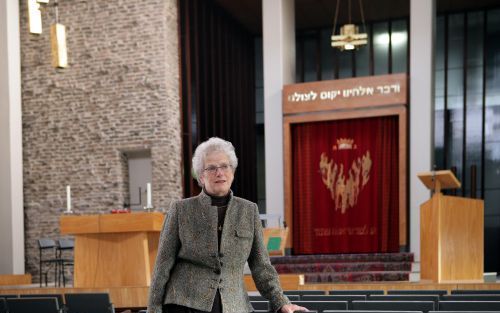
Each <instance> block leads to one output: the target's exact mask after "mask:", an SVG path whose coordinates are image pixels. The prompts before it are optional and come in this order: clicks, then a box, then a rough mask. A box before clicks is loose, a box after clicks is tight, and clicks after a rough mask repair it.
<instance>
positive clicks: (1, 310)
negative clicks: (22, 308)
mask: <svg viewBox="0 0 500 313" xmlns="http://www.w3.org/2000/svg"><path fill="white" fill-rule="evenodd" d="M7 312H8V311H7V302H6V301H5V298H0V313H7Z"/></svg>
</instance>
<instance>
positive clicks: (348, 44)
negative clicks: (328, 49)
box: [331, 0, 368, 51]
mask: <svg viewBox="0 0 500 313" xmlns="http://www.w3.org/2000/svg"><path fill="white" fill-rule="evenodd" d="M339 6H340V0H337V6H336V8H335V18H334V21H333V33H332V37H331V40H332V47H334V48H338V49H340V51H344V50H354V49H357V48H358V47H360V46H362V45H366V44H367V43H368V35H367V34H366V26H365V16H364V14H363V4H362V3H361V0H359V10H360V15H361V21H362V23H363V28H364V29H363V30H364V33H359V27H358V26H356V25H354V24H352V23H351V0H349V23H348V24H345V25H344V26H342V27H340V35H335V31H336V28H337V18H338V15H339Z"/></svg>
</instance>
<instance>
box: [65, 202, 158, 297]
mask: <svg viewBox="0 0 500 313" xmlns="http://www.w3.org/2000/svg"><path fill="white" fill-rule="evenodd" d="M163 218H164V216H163V214H161V213H158V212H153V213H142V212H141V213H126V214H101V215H81V216H74V215H64V216H61V218H60V228H61V234H70V235H74V236H75V248H74V249H75V251H74V258H75V260H74V282H73V285H74V287H75V288H96V287H120V286H149V285H150V284H151V275H152V272H153V267H154V263H155V260H156V254H157V250H158V241H159V238H160V231H161V228H162V225H163Z"/></svg>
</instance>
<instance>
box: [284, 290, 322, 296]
mask: <svg viewBox="0 0 500 313" xmlns="http://www.w3.org/2000/svg"><path fill="white" fill-rule="evenodd" d="M283 293H284V294H285V295H287V296H288V295H299V296H303V295H324V294H325V292H324V291H323V290H284V291H283Z"/></svg>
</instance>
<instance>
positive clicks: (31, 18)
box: [27, 0, 68, 68]
mask: <svg viewBox="0 0 500 313" xmlns="http://www.w3.org/2000/svg"><path fill="white" fill-rule="evenodd" d="M27 2H28V24H29V30H30V33H32V34H38V35H39V34H41V33H42V12H41V6H40V4H48V3H49V0H27ZM53 6H54V11H55V23H54V24H52V25H51V26H50V41H51V48H52V49H51V50H52V66H54V67H57V68H66V67H68V49H67V47H66V26H64V25H63V24H60V23H59V4H58V2H57V0H54V5H53Z"/></svg>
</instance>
